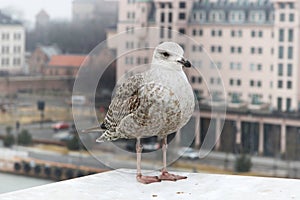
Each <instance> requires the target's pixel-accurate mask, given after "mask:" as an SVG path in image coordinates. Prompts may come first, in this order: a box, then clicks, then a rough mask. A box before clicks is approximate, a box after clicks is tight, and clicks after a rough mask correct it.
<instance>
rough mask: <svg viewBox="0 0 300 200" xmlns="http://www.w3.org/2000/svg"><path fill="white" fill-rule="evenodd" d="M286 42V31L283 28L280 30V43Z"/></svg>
mask: <svg viewBox="0 0 300 200" xmlns="http://www.w3.org/2000/svg"><path fill="white" fill-rule="evenodd" d="M283 41H284V30H283V29H282V28H281V29H279V42H283Z"/></svg>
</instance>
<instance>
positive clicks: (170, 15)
mask: <svg viewBox="0 0 300 200" xmlns="http://www.w3.org/2000/svg"><path fill="white" fill-rule="evenodd" d="M172 18H173V14H172V13H171V12H169V23H172Z"/></svg>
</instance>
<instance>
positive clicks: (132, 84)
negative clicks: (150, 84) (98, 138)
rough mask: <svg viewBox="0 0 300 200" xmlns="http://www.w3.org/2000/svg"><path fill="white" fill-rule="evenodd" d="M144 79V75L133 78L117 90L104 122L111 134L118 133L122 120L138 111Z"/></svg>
mask: <svg viewBox="0 0 300 200" xmlns="http://www.w3.org/2000/svg"><path fill="white" fill-rule="evenodd" d="M143 77H144V76H143V74H136V75H134V76H131V77H130V78H128V79H127V80H126V81H124V82H123V83H122V84H121V85H120V86H119V87H118V88H117V90H116V93H115V96H114V97H113V99H112V101H111V104H110V106H109V109H108V111H107V114H106V116H105V119H104V121H103V125H104V126H105V127H106V129H107V130H109V132H111V133H114V132H116V127H117V126H118V125H119V124H120V122H121V120H122V119H124V118H125V117H126V116H128V115H129V114H131V113H133V112H134V111H135V110H137V109H138V107H139V105H140V99H139V96H138V91H139V89H140V88H141V87H142V86H143V83H144V78H143Z"/></svg>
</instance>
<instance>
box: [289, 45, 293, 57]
mask: <svg viewBox="0 0 300 200" xmlns="http://www.w3.org/2000/svg"><path fill="white" fill-rule="evenodd" d="M288 59H293V47H288Z"/></svg>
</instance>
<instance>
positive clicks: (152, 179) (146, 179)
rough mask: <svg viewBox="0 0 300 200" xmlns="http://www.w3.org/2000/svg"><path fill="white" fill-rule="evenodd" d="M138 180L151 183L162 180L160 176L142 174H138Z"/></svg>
mask: <svg viewBox="0 0 300 200" xmlns="http://www.w3.org/2000/svg"><path fill="white" fill-rule="evenodd" d="M136 180H137V181H138V182H140V183H144V184H149V183H155V182H161V180H160V179H159V178H158V176H143V175H141V174H138V175H137V176H136Z"/></svg>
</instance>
